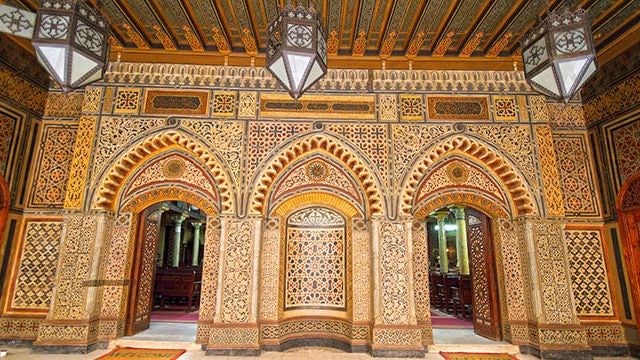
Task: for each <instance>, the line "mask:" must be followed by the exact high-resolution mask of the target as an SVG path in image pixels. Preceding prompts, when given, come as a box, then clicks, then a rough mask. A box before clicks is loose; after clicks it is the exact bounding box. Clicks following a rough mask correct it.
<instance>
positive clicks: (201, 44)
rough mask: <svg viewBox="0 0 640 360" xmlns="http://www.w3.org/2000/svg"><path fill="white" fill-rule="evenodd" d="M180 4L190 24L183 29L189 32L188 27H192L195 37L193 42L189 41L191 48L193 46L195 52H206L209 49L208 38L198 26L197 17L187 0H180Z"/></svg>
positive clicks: (192, 33)
mask: <svg viewBox="0 0 640 360" xmlns="http://www.w3.org/2000/svg"><path fill="white" fill-rule="evenodd" d="M178 2H179V4H180V7H181V10H182V12H183V14H184V15H185V16H186V17H187V21H188V22H189V24H185V25H184V26H183V29H184V30H185V31H187V29H186V27H190V28H191V35H193V37H192V39H191V41H189V46H191V48H192V49H193V50H194V51H204V49H205V48H206V47H207V41H206V40H205V39H206V37H205V36H204V33H203V32H202V29H200V27H199V26H198V22H197V21H196V19H195V16H193V14H192V13H191V11H190V6H189V4H187V2H186V1H185V0H178ZM196 42H197V43H196Z"/></svg>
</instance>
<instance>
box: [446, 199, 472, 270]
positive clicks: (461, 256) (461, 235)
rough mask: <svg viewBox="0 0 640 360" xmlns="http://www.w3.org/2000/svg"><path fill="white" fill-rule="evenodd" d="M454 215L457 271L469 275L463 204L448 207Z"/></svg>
mask: <svg viewBox="0 0 640 360" xmlns="http://www.w3.org/2000/svg"><path fill="white" fill-rule="evenodd" d="M449 209H450V210H451V212H452V213H453V215H455V217H456V226H457V228H458V229H457V230H456V254H457V255H458V272H459V273H460V274H461V275H469V273H470V272H469V249H468V246H467V224H466V222H465V216H464V206H451V207H450V208H449Z"/></svg>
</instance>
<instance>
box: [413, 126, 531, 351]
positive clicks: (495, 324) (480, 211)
mask: <svg viewBox="0 0 640 360" xmlns="http://www.w3.org/2000/svg"><path fill="white" fill-rule="evenodd" d="M496 159H500V161H497V160H496ZM528 188H529V185H528V183H527V182H526V181H525V179H524V178H523V177H522V175H521V174H519V172H518V171H517V169H516V168H515V167H513V165H512V164H511V163H510V162H509V161H508V160H506V159H505V158H503V157H502V156H501V155H500V154H499V153H497V152H496V151H495V150H493V149H492V148H489V147H487V146H486V145H485V144H483V143H482V142H479V141H477V140H475V139H473V138H468V137H466V136H456V137H453V138H450V139H448V140H446V141H443V142H442V143H440V144H438V145H435V146H433V147H432V148H429V149H427V150H425V152H424V154H423V156H421V157H420V160H419V161H418V162H417V163H416V165H415V166H414V170H412V171H411V175H410V176H408V177H406V178H405V180H404V182H403V191H402V203H401V210H402V211H403V212H404V213H406V214H407V215H411V216H412V217H413V219H414V238H413V248H414V249H420V250H421V251H420V252H421V253H423V254H425V255H424V258H421V257H420V256H419V255H415V259H414V272H415V274H416V276H415V277H416V279H417V280H416V282H417V283H416V289H417V290H416V296H415V302H416V308H417V309H421V312H420V313H418V312H417V315H420V318H419V319H418V321H419V323H422V324H424V325H423V326H424V327H425V328H426V329H427V330H425V333H426V335H424V341H423V343H424V344H425V345H429V344H431V343H430V342H429V341H433V343H435V344H436V345H443V346H444V345H449V346H457V345H480V344H486V345H488V346H492V345H493V343H494V340H497V341H501V340H505V341H508V342H513V343H514V344H519V343H524V342H526V340H524V341H523V340H522V338H523V337H521V336H520V335H519V334H516V336H514V332H512V331H511V329H514V328H524V327H525V326H526V325H524V324H526V323H527V319H528V316H527V313H526V311H525V309H526V306H527V302H528V300H527V298H526V295H525V291H526V289H524V288H523V284H525V283H524V281H523V272H522V270H521V267H522V266H523V264H522V261H523V260H522V258H521V257H522V255H521V254H522V252H521V250H520V247H521V246H522V243H521V241H522V238H521V235H520V231H521V228H520V227H519V225H516V223H514V221H513V219H514V218H516V217H519V216H522V215H530V214H536V213H537V208H538V206H539V205H538V203H537V199H536V197H535V196H534V195H533V194H532V193H531V192H530V191H529V190H528ZM460 205H461V206H464V207H465V210H466V209H469V210H470V211H469V214H472V213H473V210H475V213H473V218H470V217H468V216H467V214H465V216H462V217H460V220H461V221H462V222H463V223H464V225H463V226H461V227H460V228H464V229H465V230H466V232H467V233H469V234H472V235H473V236H475V238H476V240H477V242H475V244H476V245H472V244H468V246H467V248H468V249H469V250H472V249H474V250H476V251H474V252H475V253H476V254H478V256H474V255H473V254H471V253H469V260H470V261H469V275H468V281H467V285H458V286H457V287H458V288H461V287H462V286H466V287H467V288H468V291H467V299H466V300H467V301H466V304H465V307H466V309H464V311H462V310H458V311H457V314H455V312H454V311H453V309H452V307H449V309H451V310H450V312H454V314H453V315H451V314H443V315H447V316H448V319H450V320H451V319H452V320H454V321H457V320H465V321H467V324H466V329H463V330H465V331H466V334H455V333H451V332H449V333H448V334H447V336H446V337H444V340H443V338H442V337H439V334H438V332H439V331H438V324H437V323H438V321H436V320H438V319H433V318H432V317H431V315H432V314H431V311H430V310H431V305H432V304H431V303H432V302H433V303H434V304H433V305H434V307H437V305H438V304H436V301H435V299H432V298H431V296H430V294H432V293H433V291H434V290H433V289H434V286H433V285H431V283H432V282H434V283H435V279H429V277H430V272H432V271H434V270H436V269H435V268H432V267H431V266H430V262H429V260H430V259H429V257H430V256H437V255H438V250H439V249H436V251H435V255H434V254H432V253H429V250H427V230H426V229H425V228H424V227H427V226H426V225H427V221H425V220H427V219H429V218H430V215H432V214H434V213H436V212H438V210H446V211H447V214H445V215H447V216H450V220H451V223H450V225H456V219H455V215H453V214H451V210H450V207H452V206H460ZM445 217H446V216H445ZM432 222H433V223H432V225H431V226H432V232H433V227H435V225H436V224H435V222H436V220H435V219H434V220H432ZM469 223H471V226H469ZM416 230H420V231H416ZM421 234H424V235H421ZM431 237H435V238H437V237H438V235H437V233H435V232H434V233H433V234H432V235H431ZM451 237H452V239H451V244H452V246H453V245H454V244H455V243H456V240H455V238H456V236H455V233H452V236H451ZM480 240H482V241H480ZM422 244H424V245H422ZM436 247H438V246H437V245H436ZM432 250H433V249H432ZM480 250H481V251H480ZM443 251H446V248H445V249H444V250H443ZM425 258H426V259H425ZM453 258H454V259H455V260H454V261H453V264H452V265H457V255H456V256H455V257H453ZM474 261H475V262H476V264H480V263H484V264H485V265H486V264H487V263H489V264H490V265H493V269H486V268H481V267H480V266H478V268H480V269H481V272H482V273H483V275H484V276H476V277H475V278H476V280H481V281H475V282H474V284H471V280H472V274H471V273H472V269H471V267H472V266H473V265H474ZM506 267H511V268H512V269H511V270H512V271H510V270H509V269H507V268H506ZM476 275H477V274H476ZM458 276H459V275H454V277H458ZM430 280H431V281H430ZM478 284H481V287H482V288H484V289H487V290H485V291H482V292H480V291H476V295H474V293H473V291H474V287H478V286H479V285H478ZM491 289H492V290H491ZM475 290H479V289H475ZM507 291H510V292H513V293H509V294H510V295H509V297H507V296H506V294H507V293H508V292H507ZM456 292H457V293H456V296H457V297H458V298H459V297H460V296H462V294H460V291H459V290H456ZM469 295H471V296H469ZM480 295H483V296H480ZM474 297H475V298H476V300H475V302H476V304H474V303H473V302H474ZM460 302H461V300H456V302H454V304H453V305H456V306H458V309H460V308H461V307H460V305H459V303H460ZM469 302H470V303H471V306H468V304H469ZM481 303H482V305H481ZM474 307H476V308H478V309H481V311H482V316H475V315H478V314H481V312H479V311H478V309H476V310H475V312H474V309H473V308H474ZM474 313H475V314H474ZM455 315H458V317H459V318H462V319H456V318H455ZM474 316H475V318H474ZM465 317H466V319H465ZM432 329H435V330H434V331H433V333H432V332H431V330H432ZM443 330H447V331H448V330H449V329H443ZM453 330H456V329H453ZM476 332H477V333H480V334H481V335H482V336H481V335H477V334H476ZM461 333H462V332H461ZM432 334H433V337H431V335H432ZM483 336H484V337H483Z"/></svg>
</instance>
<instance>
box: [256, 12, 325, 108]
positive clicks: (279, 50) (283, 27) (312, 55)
mask: <svg viewBox="0 0 640 360" xmlns="http://www.w3.org/2000/svg"><path fill="white" fill-rule="evenodd" d="M268 32H269V38H268V40H267V62H266V65H267V69H268V70H269V71H270V72H271V73H272V74H273V75H274V76H275V77H276V78H277V79H278V81H279V82H280V84H282V86H283V87H284V88H285V89H286V90H287V91H288V92H289V94H290V95H291V97H293V98H294V99H298V98H299V97H300V96H302V94H303V93H304V92H305V91H306V90H307V89H308V88H309V87H311V86H312V85H313V84H315V83H316V82H317V81H318V80H320V78H322V77H323V76H324V75H325V74H326V73H327V42H326V40H325V39H326V35H325V34H324V30H323V28H322V21H321V20H320V15H319V14H318V12H316V10H315V9H314V8H313V7H310V8H309V9H306V8H304V7H303V6H298V7H295V8H294V7H293V6H291V3H288V4H287V6H286V7H285V8H284V9H283V10H282V11H281V12H280V14H279V15H278V17H277V18H276V19H275V20H273V21H272V22H271V24H270V25H269V28H268Z"/></svg>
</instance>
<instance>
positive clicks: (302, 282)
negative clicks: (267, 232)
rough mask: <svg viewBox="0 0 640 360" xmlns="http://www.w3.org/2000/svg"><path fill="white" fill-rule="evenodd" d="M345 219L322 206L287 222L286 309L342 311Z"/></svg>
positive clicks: (344, 295)
mask: <svg viewBox="0 0 640 360" xmlns="http://www.w3.org/2000/svg"><path fill="white" fill-rule="evenodd" d="M345 225H346V223H345V220H344V218H343V217H342V216H340V214H338V213H336V212H334V211H332V210H329V209H326V208H322V207H312V208H306V209H302V210H300V211H298V212H296V213H294V214H293V215H291V216H290V217H289V218H288V219H287V245H286V270H285V271H286V280H285V284H286V285H285V310H293V309H300V308H305V307H306V308H326V309H332V310H344V309H345V308H346V306H345V300H346V299H345V298H346V286H345V267H346V260H345V253H346V251H345Z"/></svg>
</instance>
